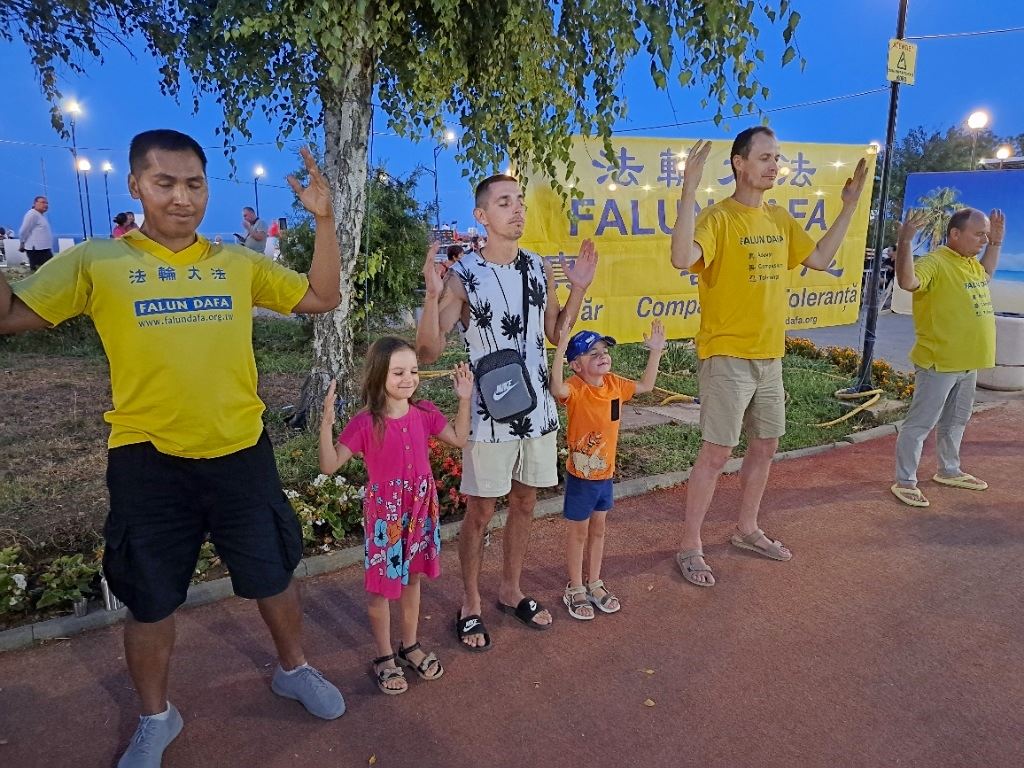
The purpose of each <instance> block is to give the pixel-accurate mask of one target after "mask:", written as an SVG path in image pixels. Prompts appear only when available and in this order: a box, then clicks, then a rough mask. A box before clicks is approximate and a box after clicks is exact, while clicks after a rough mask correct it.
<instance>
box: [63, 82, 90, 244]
mask: <svg viewBox="0 0 1024 768" xmlns="http://www.w3.org/2000/svg"><path fill="white" fill-rule="evenodd" d="M65 111H66V112H67V113H68V115H69V116H70V118H71V161H72V162H73V163H74V165H75V184H76V185H77V186H78V211H79V213H81V214H82V239H83V240H85V238H86V236H87V235H86V229H85V206H84V205H83V204H82V176H81V174H80V173H79V169H78V140H77V138H76V137H75V117H76V116H78V115H80V114H82V107H81V105H80V104H79V103H78V102H77V101H70V102H68V105H67V107H65Z"/></svg>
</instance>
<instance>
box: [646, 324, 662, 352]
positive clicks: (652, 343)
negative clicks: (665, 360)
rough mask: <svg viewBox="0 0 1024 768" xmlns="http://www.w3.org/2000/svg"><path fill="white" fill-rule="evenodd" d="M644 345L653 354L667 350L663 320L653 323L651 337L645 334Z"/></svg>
mask: <svg viewBox="0 0 1024 768" xmlns="http://www.w3.org/2000/svg"><path fill="white" fill-rule="evenodd" d="M644 345H645V346H646V347H647V348H648V349H649V350H651V351H653V352H661V351H662V350H663V349H665V326H664V325H663V324H662V322H661V320H654V321H652V322H651V333H650V335H647V334H646V333H645V334H644Z"/></svg>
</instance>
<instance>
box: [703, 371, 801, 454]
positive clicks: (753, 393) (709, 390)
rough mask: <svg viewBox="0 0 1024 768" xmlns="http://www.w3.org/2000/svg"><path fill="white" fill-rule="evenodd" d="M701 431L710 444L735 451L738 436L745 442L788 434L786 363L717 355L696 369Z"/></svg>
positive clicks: (738, 439)
mask: <svg viewBox="0 0 1024 768" xmlns="http://www.w3.org/2000/svg"><path fill="white" fill-rule="evenodd" d="M697 378H698V386H699V387H700V432H701V437H702V438H703V439H704V440H705V441H706V442H709V443H714V444H715V445H723V446H726V447H728V448H732V447H734V446H736V445H738V444H739V441H740V431H741V430H743V429H745V430H746V433H747V438H762V439H769V438H778V437H782V436H783V435H784V434H786V391H785V389H784V388H783V386H782V360H781V359H779V358H774V359H771V360H744V359H743V358H739V357H728V356H726V355H715V356H713V357H709V358H708V359H707V360H701V361H700V363H699V364H698V367H697Z"/></svg>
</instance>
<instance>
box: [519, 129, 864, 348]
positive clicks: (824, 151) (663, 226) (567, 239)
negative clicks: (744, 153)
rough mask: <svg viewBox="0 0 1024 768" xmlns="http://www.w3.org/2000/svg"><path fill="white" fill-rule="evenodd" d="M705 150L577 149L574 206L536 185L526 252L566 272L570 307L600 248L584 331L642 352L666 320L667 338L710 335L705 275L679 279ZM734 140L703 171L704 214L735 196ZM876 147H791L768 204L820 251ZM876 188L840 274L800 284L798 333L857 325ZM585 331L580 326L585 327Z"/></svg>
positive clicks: (798, 277) (855, 226)
mask: <svg viewBox="0 0 1024 768" xmlns="http://www.w3.org/2000/svg"><path fill="white" fill-rule="evenodd" d="M694 142H695V140H694V139H650V138H631V137H630V138H623V137H615V138H614V139H613V146H614V148H615V157H616V162H615V163H609V162H608V160H607V159H606V158H605V157H604V155H603V154H602V147H601V144H600V142H598V141H594V140H585V139H582V138H577V139H576V140H575V142H574V146H573V150H572V159H573V161H574V162H575V170H576V174H577V175H578V176H579V178H580V183H579V189H580V191H581V192H582V193H583V196H582V198H578V199H572V200H570V203H569V205H568V206H563V204H562V201H561V199H560V198H559V196H558V195H557V194H556V193H555V192H554V191H553V190H552V189H551V187H550V186H549V185H548V182H547V181H546V180H545V179H543V178H542V177H541V176H540V175H533V176H531V177H530V179H529V184H528V186H527V195H526V196H527V204H528V206H529V208H528V212H527V216H526V231H525V232H524V233H523V237H522V239H521V240H520V243H521V245H522V246H523V247H524V248H526V249H528V250H531V251H535V252H537V253H539V254H540V255H542V256H543V257H544V258H545V259H547V260H548V261H549V262H550V264H551V266H552V268H553V270H554V273H555V281H556V284H557V285H558V293H559V298H560V299H561V300H562V301H563V302H564V301H565V298H566V296H568V290H569V289H568V282H567V281H566V280H565V269H566V267H568V266H570V265H571V264H572V262H573V259H574V258H575V256H576V254H577V253H578V251H579V246H580V243H581V242H582V241H583V239H584V238H588V237H589V238H591V239H593V240H594V242H595V244H596V246H597V250H598V254H599V256H600V264H599V266H598V270H597V277H596V278H595V280H594V283H593V285H592V286H591V287H590V291H589V292H588V295H587V300H586V302H585V303H584V305H583V310H582V312H581V314H580V324H579V326H581V327H585V328H592V329H594V330H598V331H600V332H601V333H604V334H608V335H611V336H614V337H615V338H616V339H617V340H618V341H620V342H630V341H641V340H642V338H643V334H644V333H645V332H647V331H649V330H650V327H651V321H652V320H654V319H660V320H661V321H662V322H663V323H664V324H665V328H666V331H667V333H668V337H669V338H672V339H686V338H692V337H693V336H694V335H695V334H696V333H697V329H698V327H699V325H700V302H699V301H698V298H697V276H696V275H694V274H691V273H689V272H687V271H685V270H683V271H680V270H678V269H673V267H672V264H671V262H670V261H669V242H670V236H671V233H672V227H673V226H674V224H675V219H676V206H677V203H678V201H679V190H680V186H681V184H682V177H683V172H682V169H681V167H682V162H683V155H684V154H685V152H686V151H687V150H688V149H689V148H690V147H692V146H693V144H694ZM731 146H732V143H731V142H730V141H715V142H712V148H711V155H710V157H709V158H708V161H707V164H706V165H705V167H704V178H703V180H702V182H701V190H700V191H699V192H698V194H697V208H698V210H700V209H701V208H704V207H706V206H708V205H711V204H712V203H715V202H717V201H720V200H723V199H725V198H726V197H728V196H729V195H731V194H732V191H733V177H732V170H731V168H730V166H729V150H730V148H731ZM873 152H874V150H873V149H872V148H871V147H865V146H857V145H848V144H799V143H790V142H783V143H782V144H781V153H782V158H781V159H780V165H781V169H780V176H779V178H778V180H777V181H776V186H775V189H774V190H772V191H771V192H768V193H767V194H766V195H765V199H766V200H767V201H769V202H771V203H775V204H777V205H782V206H785V207H786V208H787V210H789V212H790V213H791V214H792V215H793V216H794V217H795V218H796V220H797V221H799V222H800V223H801V224H803V226H804V229H805V230H806V231H807V232H808V234H810V235H811V237H812V238H814V239H815V240H818V239H820V237H821V236H822V235H823V234H824V233H825V231H826V229H827V228H828V227H829V226H830V225H831V224H832V222H833V221H834V220H835V218H836V216H838V215H839V210H840V208H841V206H842V202H841V199H840V192H841V190H842V188H843V184H844V183H845V182H846V180H847V179H848V178H849V177H850V175H851V174H852V173H853V169H854V167H855V166H856V165H857V161H858V160H860V158H862V157H867V159H868V163H869V166H868V178H869V179H870V178H873V177H874V164H875V157H874V154H873ZM870 200H871V189H870V188H866V189H865V190H864V193H863V195H862V196H861V200H860V205H859V206H858V207H857V210H856V212H855V213H854V217H853V222H852V224H851V225H850V229H849V232H848V233H847V236H846V239H845V240H844V241H843V244H842V246H841V247H840V249H839V253H838V254H837V255H836V258H835V260H834V262H833V263H832V265H831V266H830V267H829V269H828V270H827V271H825V272H817V271H815V270H809V269H806V268H800V269H795V270H792V271H791V272H790V273H789V275H790V276H789V281H790V283H789V288H788V289H787V291H788V296H789V317H788V318H787V320H786V325H787V328H790V329H805V328H821V327H824V326H829V325H844V324H847V323H852V322H855V321H856V319H857V314H858V311H859V308H860V284H861V277H862V275H863V267H864V244H865V241H866V239H867V228H868V209H869V207H870ZM579 326H578V327H579Z"/></svg>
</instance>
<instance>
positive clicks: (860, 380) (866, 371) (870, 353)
mask: <svg viewBox="0 0 1024 768" xmlns="http://www.w3.org/2000/svg"><path fill="white" fill-rule="evenodd" d="M906 30H907V0H900V8H899V12H898V14H897V16H896V39H897V40H902V39H903V38H904V35H905V33H906ZM899 101H900V84H899V82H898V81H896V80H893V81H892V82H890V83H889V122H888V126H887V128H886V133H885V152H884V154H883V155H882V178H881V181H880V184H881V189H879V191H878V217H877V219H876V220H875V257H874V258H873V259H872V260H871V276H870V277H869V278H868V306H867V310H866V313H865V317H864V349H863V350H862V351H861V357H860V369H859V370H858V371H857V380H856V381H855V382H854V384H853V386H852V387H850V388H849V389H847V390H845V392H846V393H847V394H856V393H858V392H867V391H868V390H871V389H874V388H875V387H874V385H873V384H872V382H871V363H872V361H873V360H874V356H875V338H876V337H875V328H876V327H877V325H878V305H879V302H878V298H879V297H878V281H879V278H880V276H881V273H882V248H883V246H884V241H885V208H886V206H887V205H888V204H889V168H890V166H891V165H892V150H893V145H894V144H895V142H896V109H897V107H898V106H899Z"/></svg>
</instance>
